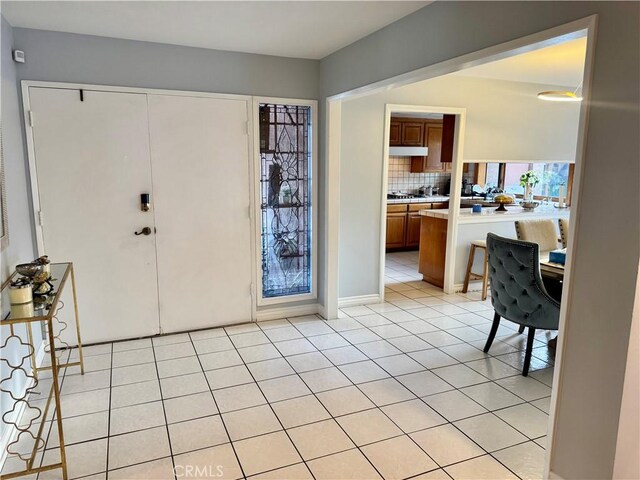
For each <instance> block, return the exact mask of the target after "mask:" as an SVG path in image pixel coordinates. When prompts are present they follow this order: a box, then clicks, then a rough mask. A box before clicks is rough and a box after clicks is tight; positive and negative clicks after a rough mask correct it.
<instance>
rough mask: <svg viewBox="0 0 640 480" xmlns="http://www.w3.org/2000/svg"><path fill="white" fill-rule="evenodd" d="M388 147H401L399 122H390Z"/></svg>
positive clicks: (400, 125)
mask: <svg viewBox="0 0 640 480" xmlns="http://www.w3.org/2000/svg"><path fill="white" fill-rule="evenodd" d="M389 145H390V146H391V147H399V146H401V145H402V124H401V123H400V122H394V121H393V120H392V121H391V126H390V127H389Z"/></svg>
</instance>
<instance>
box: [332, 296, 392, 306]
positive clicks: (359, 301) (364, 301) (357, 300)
mask: <svg viewBox="0 0 640 480" xmlns="http://www.w3.org/2000/svg"><path fill="white" fill-rule="evenodd" d="M381 301H382V300H381V298H380V294H378V293H374V294H372V295H358V296H355V297H342V298H339V299H338V307H339V308H344V307H355V306H357V305H369V304H371V303H380V302H381Z"/></svg>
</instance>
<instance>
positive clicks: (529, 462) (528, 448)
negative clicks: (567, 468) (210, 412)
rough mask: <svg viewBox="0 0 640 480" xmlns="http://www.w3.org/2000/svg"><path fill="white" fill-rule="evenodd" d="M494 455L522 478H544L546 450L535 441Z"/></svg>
mask: <svg viewBox="0 0 640 480" xmlns="http://www.w3.org/2000/svg"><path fill="white" fill-rule="evenodd" d="M493 456H494V457H496V458H497V459H498V460H499V461H500V462H501V463H502V464H503V465H505V466H506V467H508V468H509V470H511V471H512V472H514V473H515V474H516V475H518V477H520V478H521V479H522V480H542V477H543V475H542V474H543V472H544V460H545V452H544V448H542V447H540V445H538V444H536V443H535V442H527V443H522V444H520V445H516V446H514V447H509V448H505V449H504V450H500V451H498V452H495V453H494V454H493Z"/></svg>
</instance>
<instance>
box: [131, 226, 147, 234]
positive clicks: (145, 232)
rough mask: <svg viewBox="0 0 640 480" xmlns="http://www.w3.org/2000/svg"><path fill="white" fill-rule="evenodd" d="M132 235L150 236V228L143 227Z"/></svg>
mask: <svg viewBox="0 0 640 480" xmlns="http://www.w3.org/2000/svg"><path fill="white" fill-rule="evenodd" d="M133 234H134V235H151V228H149V227H144V228H143V229H142V230H140V231H139V232H133Z"/></svg>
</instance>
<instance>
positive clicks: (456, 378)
mask: <svg viewBox="0 0 640 480" xmlns="http://www.w3.org/2000/svg"><path fill="white" fill-rule="evenodd" d="M431 371H432V372H433V373H435V374H436V375H438V376H439V377H440V378H442V379H443V380H445V381H446V382H447V383H450V384H451V385H453V386H454V387H456V388H462V387H466V386H468V385H475V384H478V383H483V382H488V381H489V379H488V378H486V377H483V376H482V375H480V374H479V373H478V372H476V371H474V370H472V369H470V368H469V367H467V366H466V365H463V364H459V365H450V366H448V367H441V368H434V369H433V370H431Z"/></svg>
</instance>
